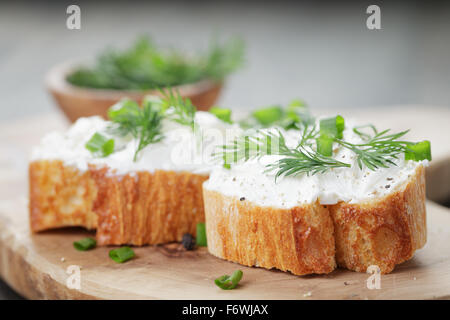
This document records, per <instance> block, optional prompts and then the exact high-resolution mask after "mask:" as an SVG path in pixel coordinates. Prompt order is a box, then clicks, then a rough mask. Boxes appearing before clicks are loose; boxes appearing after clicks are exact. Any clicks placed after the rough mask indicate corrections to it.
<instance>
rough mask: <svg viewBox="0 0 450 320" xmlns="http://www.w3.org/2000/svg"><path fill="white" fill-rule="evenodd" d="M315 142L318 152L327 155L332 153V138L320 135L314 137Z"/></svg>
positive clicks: (329, 155)
mask: <svg viewBox="0 0 450 320" xmlns="http://www.w3.org/2000/svg"><path fill="white" fill-rule="evenodd" d="M316 143H317V152H318V153H320V154H322V155H324V156H327V157H331V156H332V155H333V138H330V137H329V136H326V135H322V136H320V137H319V138H317V139H316Z"/></svg>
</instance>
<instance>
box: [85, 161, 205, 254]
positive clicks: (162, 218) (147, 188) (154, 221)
mask: <svg viewBox="0 0 450 320" xmlns="http://www.w3.org/2000/svg"><path fill="white" fill-rule="evenodd" d="M91 175H92V177H93V179H94V180H95V181H96V183H97V186H98V188H99V196H98V197H97V199H96V201H95V204H94V211H95V212H96V213H97V214H98V228H97V241H98V243H99V244H100V245H107V244H108V245H110V244H114V245H119V244H133V245H144V244H160V243H167V242H172V241H181V239H182V237H183V234H185V233H190V234H193V235H195V234H196V225H197V223H198V222H203V221H205V214H204V210H203V196H202V192H201V188H202V184H203V182H204V181H205V180H206V179H208V177H207V176H203V175H197V174H192V173H189V172H181V173H176V172H173V171H162V170H159V171H155V172H154V173H149V172H138V173H137V174H136V176H132V175H125V176H117V175H109V174H108V171H107V169H100V170H96V169H93V170H92V171H91Z"/></svg>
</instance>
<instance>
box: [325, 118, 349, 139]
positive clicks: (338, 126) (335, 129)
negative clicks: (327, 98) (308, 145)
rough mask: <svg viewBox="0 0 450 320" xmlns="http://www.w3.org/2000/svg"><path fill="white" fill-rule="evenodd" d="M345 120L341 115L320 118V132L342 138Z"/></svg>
mask: <svg viewBox="0 0 450 320" xmlns="http://www.w3.org/2000/svg"><path fill="white" fill-rule="evenodd" d="M344 129H345V121H344V118H342V117H341V116H336V117H333V118H327V119H322V120H320V134H321V135H327V136H330V137H333V138H338V139H342V138H343V134H342V132H343V131H344Z"/></svg>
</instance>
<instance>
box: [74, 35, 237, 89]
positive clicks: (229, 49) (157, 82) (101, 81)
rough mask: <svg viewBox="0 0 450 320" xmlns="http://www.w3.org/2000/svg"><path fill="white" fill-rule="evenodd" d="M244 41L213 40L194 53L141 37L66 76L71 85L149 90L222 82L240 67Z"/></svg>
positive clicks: (104, 53)
mask: <svg viewBox="0 0 450 320" xmlns="http://www.w3.org/2000/svg"><path fill="white" fill-rule="evenodd" d="M243 60H244V43H243V41H242V40H241V39H240V38H230V39H228V40H227V41H225V42H223V43H219V42H218V41H217V40H212V41H211V43H210V45H209V48H208V50H206V51H205V52H203V53H200V54H197V55H195V56H189V55H186V54H184V53H183V52H182V51H181V50H175V49H166V48H161V47H158V46H157V45H156V44H155V43H154V42H153V41H152V40H151V39H150V38H149V37H147V36H143V37H140V38H138V39H137V40H136V42H135V43H134V44H133V45H132V46H131V47H130V48H128V49H126V50H123V51H119V50H116V49H107V50H105V51H104V52H103V53H102V54H101V55H100V56H98V58H97V60H96V62H95V64H94V66H93V67H90V68H88V67H80V68H78V69H75V70H74V71H73V72H72V73H70V74H69V75H68V76H67V81H68V82H70V83H71V84H72V85H75V86H79V87H87V88H96V89H117V90H148V89H156V88H161V87H172V86H178V85H183V84H188V83H194V82H197V81H200V80H205V79H211V80H214V81H222V80H223V79H224V78H225V77H226V76H227V75H229V74H230V73H232V72H234V71H235V70H237V69H238V68H240V67H241V66H242V64H243Z"/></svg>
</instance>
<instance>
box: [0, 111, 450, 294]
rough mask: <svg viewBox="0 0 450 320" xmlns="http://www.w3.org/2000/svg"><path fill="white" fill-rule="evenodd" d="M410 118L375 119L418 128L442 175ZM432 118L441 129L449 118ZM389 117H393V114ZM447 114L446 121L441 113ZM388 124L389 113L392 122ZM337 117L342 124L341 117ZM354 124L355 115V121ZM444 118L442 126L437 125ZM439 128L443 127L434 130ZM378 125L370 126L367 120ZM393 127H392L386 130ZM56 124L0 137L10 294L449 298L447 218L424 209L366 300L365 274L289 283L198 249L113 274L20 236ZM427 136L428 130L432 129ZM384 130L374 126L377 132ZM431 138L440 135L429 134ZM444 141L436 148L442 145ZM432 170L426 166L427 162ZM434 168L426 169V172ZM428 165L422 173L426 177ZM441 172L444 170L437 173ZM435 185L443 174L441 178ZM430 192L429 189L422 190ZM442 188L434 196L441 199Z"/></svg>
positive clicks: (157, 250)
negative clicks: (32, 178)
mask: <svg viewBox="0 0 450 320" xmlns="http://www.w3.org/2000/svg"><path fill="white" fill-rule="evenodd" d="M419 111H420V110H418V112H417V114H416V115H417V116H416V117H415V116H414V113H413V112H410V113H408V114H407V116H406V117H409V118H408V119H404V118H402V119H403V120H402V121H399V120H398V118H397V120H396V119H395V118H392V119H390V120H391V124H389V119H381V120H383V121H384V124H386V126H387V125H389V126H391V127H394V128H398V129H404V128H405V127H404V126H403V125H405V124H408V126H407V127H406V128H408V127H413V133H415V134H418V133H416V132H415V127H414V125H416V126H417V127H418V128H419V130H418V131H419V133H420V131H421V129H420V126H423V125H424V117H425V124H426V125H427V126H428V131H427V130H425V129H422V130H423V131H427V132H423V133H420V136H419V137H420V138H422V139H423V138H428V139H430V140H431V141H432V147H433V155H434V160H436V163H441V167H442V168H448V164H449V162H448V159H449V157H448V155H449V154H450V150H449V149H448V148H449V145H448V143H443V144H442V145H441V146H439V144H440V143H439V142H438V141H437V140H438V139H441V141H443V140H445V139H444V138H446V139H448V137H449V136H450V135H449V128H448V127H445V126H443V127H440V128H439V127H437V126H436V128H435V129H433V127H434V126H433V119H432V116H430V113H420V112H419ZM438 111H439V112H437V111H436V112H435V113H434V114H435V116H434V118H435V119H436V121H441V122H442V121H444V120H445V121H447V119H449V118H448V110H447V111H446V110H442V112H441V110H438ZM393 112H394V113H395V110H393ZM445 112H447V113H445ZM391 114H392V113H391ZM344 115H345V114H344ZM360 116H362V115H359V116H358V117H360ZM446 116H447V118H445V117H446ZM443 118H445V119H444V120H442V119H443ZM371 122H375V123H377V119H373V120H371ZM392 124H393V125H392ZM65 126H66V123H65V122H64V121H63V120H62V118H61V117H60V116H58V115H49V116H41V117H39V118H34V119H28V120H21V121H20V122H17V123H13V124H10V125H7V126H2V127H0V135H1V136H2V137H3V139H2V140H1V142H0V276H1V277H2V278H3V279H4V280H5V281H6V282H7V283H8V284H9V285H10V286H11V287H12V288H14V289H15V290H16V291H18V292H19V293H20V294H22V295H23V296H25V297H27V298H33V299H67V298H70V299H436V298H439V299H441V298H450V210H449V209H447V208H444V207H442V206H439V205H437V204H435V203H433V202H428V203H427V214H428V216H427V223H428V242H427V244H426V246H425V247H424V248H423V249H421V250H419V251H418V252H417V253H416V255H415V257H414V258H413V259H412V260H410V261H408V262H406V263H404V264H401V265H399V266H397V267H396V269H395V270H394V272H392V273H391V274H388V275H382V276H381V289H379V290H377V289H374V290H369V289H368V288H367V285H366V281H367V279H368V277H369V275H368V274H364V273H356V272H350V271H346V270H341V269H338V270H336V271H334V272H332V273H331V274H328V275H322V276H302V277H299V276H294V275H292V274H290V273H284V272H280V271H268V270H264V269H258V268H247V267H243V266H240V265H237V264H235V263H231V262H226V261H223V260H220V259H217V258H215V257H213V256H211V255H209V254H208V252H207V250H206V249H204V248H202V249H200V250H196V251H190V252H186V251H183V250H182V249H181V248H180V246H179V245H178V244H170V245H166V246H147V247H141V248H135V252H136V254H137V257H136V258H135V259H134V260H131V261H129V262H127V263H125V264H117V263H115V262H114V261H112V260H111V259H109V257H108V251H109V250H110V248H107V247H103V248H96V249H95V250H92V251H88V252H79V251H76V250H75V249H73V246H72V243H73V241H75V240H78V239H80V238H82V237H85V236H88V235H89V233H88V232H86V231H84V230H81V229H65V230H57V231H52V232H46V233H42V234H37V235H31V233H30V231H29V226H28V211H27V202H28V199H27V180H26V178H27V177H26V166H27V163H28V154H29V150H30V147H31V146H32V145H33V144H36V143H37V142H38V141H39V139H40V137H41V136H42V134H43V133H44V132H47V131H49V130H51V129H63V128H64V127H65ZM432 126H433V127H432ZM381 127H382V128H383V126H381ZM438 131H439V132H438ZM441 136H443V138H441ZM433 162H434V161H433ZM433 165H434V164H433ZM433 165H432V167H431V169H432V168H433ZM446 170H448V169H446ZM441 175H442V174H441ZM429 183H430V181H429ZM448 184H449V181H448V180H446V181H445V180H442V179H441V185H440V186H436V188H437V189H448V188H449V185H448ZM71 265H77V266H80V267H81V271H80V275H81V288H80V289H79V290H77V289H69V288H68V287H67V285H66V282H67V280H68V278H69V274H68V273H67V272H66V271H67V268H68V267H69V266H71ZM238 268H239V269H241V270H243V272H244V277H243V279H242V281H241V283H240V286H239V288H238V289H236V290H232V291H223V290H221V289H219V288H217V287H216V286H215V285H214V283H213V280H214V279H215V278H216V277H218V276H220V275H223V274H230V273H232V272H233V271H234V270H236V269H238Z"/></svg>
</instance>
